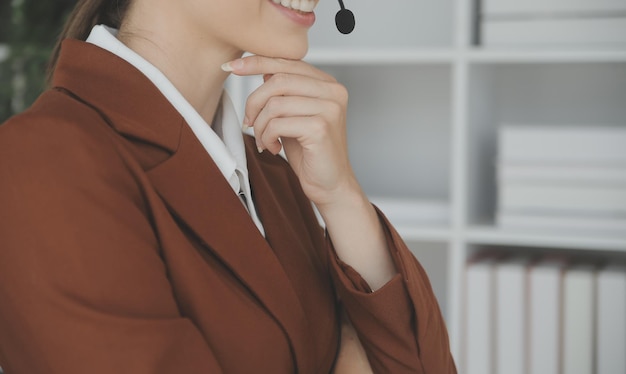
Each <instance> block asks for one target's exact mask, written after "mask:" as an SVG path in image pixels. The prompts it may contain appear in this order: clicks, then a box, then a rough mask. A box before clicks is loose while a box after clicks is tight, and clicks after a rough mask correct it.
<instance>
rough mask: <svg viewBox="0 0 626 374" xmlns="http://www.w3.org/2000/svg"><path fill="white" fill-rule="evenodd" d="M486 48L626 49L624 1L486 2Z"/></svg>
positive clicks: (482, 28) (483, 32)
mask: <svg viewBox="0 0 626 374" xmlns="http://www.w3.org/2000/svg"><path fill="white" fill-rule="evenodd" d="M479 38H480V40H481V44H482V45H484V46H528V47H531V46H573V45H576V46H622V47H623V46H625V45H626V1H624V0H524V1H519V0H483V1H482V3H481V10H480V36H479Z"/></svg>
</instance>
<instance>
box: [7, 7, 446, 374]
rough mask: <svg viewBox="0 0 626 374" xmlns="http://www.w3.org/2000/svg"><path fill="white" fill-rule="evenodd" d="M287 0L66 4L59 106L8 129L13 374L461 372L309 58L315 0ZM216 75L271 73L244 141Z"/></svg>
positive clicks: (48, 104)
mask: <svg viewBox="0 0 626 374" xmlns="http://www.w3.org/2000/svg"><path fill="white" fill-rule="evenodd" d="M282 3H283V4H286V6H284V5H281V4H277V3H276V0H273V1H271V0H236V1H233V0H180V1H169V0H149V1H148V0H126V1H124V0H119V1H105V0H81V1H79V2H78V4H77V6H76V9H75V11H74V13H73V14H72V16H71V18H70V20H69V21H68V24H67V26H66V29H65V31H64V34H63V35H62V37H61V40H62V43H61V44H60V46H59V47H58V48H57V50H56V52H55V55H54V57H53V63H52V65H53V70H54V72H53V77H52V80H51V89H49V90H48V91H47V92H45V93H44V94H43V95H42V96H41V97H40V98H39V100H38V101H37V102H36V103H35V104H34V105H33V106H32V107H31V108H30V109H29V110H28V111H26V112H25V113H23V114H21V115H19V116H17V117H15V118H13V119H12V120H10V121H9V122H8V123H6V124H4V125H3V126H0V181H1V182H0V206H2V210H0V331H1V333H0V366H2V367H4V369H5V371H6V372H7V373H8V374H10V373H18V374H19V373H64V374H68V373H69V374H73V373H111V372H115V373H134V374H143V373H146V374H147V373H251V372H256V373H295V372H298V373H329V372H332V371H333V370H334V371H335V372H347V371H346V370H350V369H355V368H356V369H355V370H357V372H360V370H364V369H361V368H362V367H363V366H362V365H365V366H368V365H371V369H372V370H373V371H374V372H381V373H383V372H384V373H437V374H440V373H452V372H455V367H454V363H453V360H452V357H451V354H450V351H449V345H448V337H447V333H446V328H445V325H444V322H443V319H442V317H441V313H440V311H439V308H438V306H437V302H436V300H435V297H434V295H433V292H432V289H431V287H430V284H429V282H428V279H427V277H426V275H425V273H424V271H423V269H422V268H421V266H420V265H419V263H418V262H417V261H416V260H415V258H414V257H413V256H412V255H411V254H410V252H409V250H408V249H407V247H406V245H405V244H404V243H403V242H402V240H401V239H400V237H399V235H398V234H397V232H396V231H395V230H394V229H393V228H392V227H391V225H390V224H389V222H388V221H387V220H386V218H385V217H384V216H383V214H382V213H381V212H379V211H377V210H376V208H375V207H373V206H372V205H371V204H370V203H369V202H368V201H367V199H366V197H365V195H364V193H363V191H362V190H361V188H360V186H359V185H358V183H357V181H356V178H355V177H354V174H353V171H352V169H351V167H350V164H349V162H348V155H347V150H346V135H345V124H346V105H347V100H348V94H347V92H346V90H345V88H344V87H343V86H341V85H340V84H338V83H337V82H336V80H335V79H334V78H333V77H331V76H329V75H328V74H326V73H324V72H322V71H320V70H318V69H316V68H314V67H312V66H310V65H308V64H306V63H304V62H302V61H300V60H301V58H303V57H304V55H305V53H306V51H307V48H308V45H307V31H308V29H309V27H310V26H311V25H312V24H313V22H314V19H315V18H314V15H313V13H312V9H313V8H314V7H315V5H316V3H317V0H300V1H297V0H295V1H292V2H288V1H283V2H282ZM292 8H297V9H300V10H294V9H292ZM243 51H249V52H251V53H252V54H253V56H249V57H246V58H241V56H242V54H243ZM229 73H232V74H237V75H255V74H262V75H263V76H264V78H265V83H264V84H263V85H262V86H261V87H260V88H259V89H257V90H256V91H255V92H254V93H252V94H251V95H250V97H249V98H248V101H247V105H246V109H245V118H244V120H243V127H244V128H246V127H249V128H250V131H253V132H254V135H255V136H254V137H252V136H249V135H245V136H243V135H242V132H241V126H242V124H240V123H239V122H238V120H237V119H236V116H235V114H234V111H233V109H232V103H231V102H230V100H229V98H228V95H227V94H226V93H225V92H223V88H222V87H223V83H224V81H225V79H226V78H227V76H228V74H229ZM282 147H284V150H285V153H286V156H287V159H288V163H287V162H286V161H285V160H284V159H283V158H281V157H279V156H276V155H277V153H278V152H279V151H280V150H281V148H282ZM310 202H313V203H314V204H315V206H316V207H317V208H318V210H319V212H320V214H321V216H322V217H323V218H324V221H325V223H326V233H324V231H322V229H320V228H319V225H318V224H317V220H316V217H315V215H314V213H313V211H312V207H311V204H310ZM342 315H344V316H345V317H344V318H342V317H341V316H342ZM342 319H343V320H345V323H342ZM352 325H353V326H354V327H353V328H352V327H351V326H352ZM357 336H358V338H357ZM359 340H360V343H359ZM365 357H366V359H365ZM359 365H361V366H359Z"/></svg>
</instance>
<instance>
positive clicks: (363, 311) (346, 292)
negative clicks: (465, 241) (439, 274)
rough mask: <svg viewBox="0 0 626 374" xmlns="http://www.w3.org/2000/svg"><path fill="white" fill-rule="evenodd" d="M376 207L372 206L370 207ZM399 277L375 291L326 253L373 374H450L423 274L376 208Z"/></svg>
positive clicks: (444, 338) (443, 334)
mask: <svg viewBox="0 0 626 374" xmlns="http://www.w3.org/2000/svg"><path fill="white" fill-rule="evenodd" d="M375 208H376V207H375ZM376 211H377V213H378V216H379V219H380V221H381V224H382V225H383V228H384V232H385V236H386V239H387V245H388V248H389V250H390V251H391V255H392V257H393V260H394V263H395V265H396V269H398V274H397V275H396V276H395V277H394V278H393V279H391V280H390V281H389V282H388V283H387V284H386V285H384V286H383V287H382V288H381V289H379V290H377V291H376V292H372V290H371V289H370V287H369V285H368V284H367V282H366V281H365V280H364V279H363V278H362V277H361V276H360V274H359V273H358V272H357V271H356V270H354V269H353V268H352V267H350V266H349V265H347V264H345V263H344V262H342V261H341V260H340V259H339V258H338V257H337V255H336V253H335V251H334V249H333V245H332V242H331V240H330V238H329V236H328V235H326V240H327V247H328V249H329V251H330V252H331V255H330V256H331V258H332V259H333V261H331V274H332V276H333V279H334V282H335V286H336V289H337V292H338V295H339V297H340V299H341V302H342V304H343V307H344V309H345V310H346V312H347V314H348V316H349V317H350V321H351V322H352V324H353V325H354V327H355V330H356V331H357V333H358V336H359V338H360V340H361V343H362V345H363V348H364V349H365V352H366V353H367V356H368V360H369V362H370V365H371V367H372V369H373V371H374V372H375V373H394V374H401V373H413V374H415V373H418V374H453V373H456V367H455V364H454V360H453V358H452V354H451V352H450V346H449V341H448V333H447V330H446V326H445V322H444V320H443V317H442V314H441V311H440V309H439V305H438V303H437V300H436V298H435V295H434V293H433V291H432V287H431V285H430V282H429V280H428V276H427V275H426V272H425V271H424V269H423V268H422V266H421V265H420V263H419V262H418V261H417V259H416V258H415V257H414V256H413V254H412V253H411V252H410V251H409V249H408V247H407V246H406V244H405V243H404V241H403V240H402V239H401V237H400V235H399V234H398V233H397V231H396V230H395V229H394V228H393V226H392V225H391V223H390V222H389V221H388V220H387V218H386V217H385V216H384V214H383V213H382V212H381V211H380V210H378V208H376Z"/></svg>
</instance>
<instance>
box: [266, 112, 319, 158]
mask: <svg viewBox="0 0 626 374" xmlns="http://www.w3.org/2000/svg"><path fill="white" fill-rule="evenodd" d="M327 130H328V129H327V128H326V121H325V120H324V119H322V118H320V117H317V116H314V117H289V118H273V119H271V120H270V121H269V122H268V123H267V126H266V127H265V129H264V130H263V131H262V132H261V133H260V135H256V139H257V146H258V147H259V151H261V150H263V149H267V150H268V151H270V152H271V153H272V154H275V155H276V154H278V152H280V150H281V148H282V144H281V142H280V139H281V138H290V139H296V140H297V141H298V143H299V144H300V146H302V147H303V148H307V146H309V145H313V144H317V143H319V139H321V138H323V137H324V135H325V133H326V132H327ZM255 132H256V130H255Z"/></svg>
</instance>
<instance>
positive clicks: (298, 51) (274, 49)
mask: <svg viewBox="0 0 626 374" xmlns="http://www.w3.org/2000/svg"><path fill="white" fill-rule="evenodd" d="M308 51H309V43H308V40H306V39H305V40H304V41H302V39H299V40H296V41H293V42H292V43H280V44H279V43H276V44H272V45H271V46H265V47H264V48H255V49H253V50H250V53H252V54H255V55H261V56H267V57H274V58H285V59H288V60H302V59H303V58H304V56H306V54H307V52H308Z"/></svg>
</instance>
